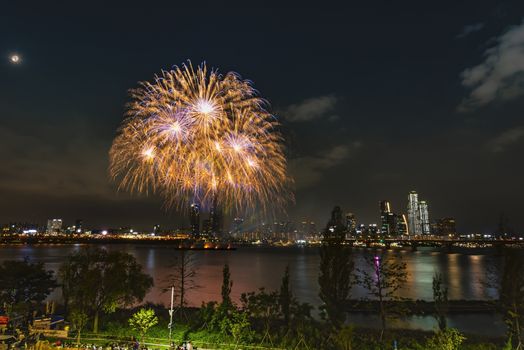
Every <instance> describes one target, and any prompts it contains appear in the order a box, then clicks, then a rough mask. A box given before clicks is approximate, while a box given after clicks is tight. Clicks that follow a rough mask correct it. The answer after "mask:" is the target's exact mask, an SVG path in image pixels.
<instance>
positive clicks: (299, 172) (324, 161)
mask: <svg viewBox="0 0 524 350" xmlns="http://www.w3.org/2000/svg"><path fill="white" fill-rule="evenodd" d="M361 147H362V144H361V143H360V142H358V141H354V142H352V143H351V144H342V145H336V146H333V147H331V148H330V149H327V150H324V151H323V152H322V153H320V152H319V153H317V154H315V155H313V156H306V157H299V158H295V159H292V160H291V161H290V164H289V166H290V173H291V174H292V176H293V177H294V179H295V185H296V187H297V189H303V188H307V187H310V186H312V185H314V184H315V183H318V181H320V180H321V179H322V178H323V177H324V176H325V175H326V172H328V171H333V170H334V169H333V168H335V167H337V166H338V165H340V164H343V163H344V162H345V161H347V160H348V159H349V158H351V157H352V156H353V155H354V154H355V152H357V151H358V150H359V149H360V148H361Z"/></svg>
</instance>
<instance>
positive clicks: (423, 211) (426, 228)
mask: <svg viewBox="0 0 524 350" xmlns="http://www.w3.org/2000/svg"><path fill="white" fill-rule="evenodd" d="M419 210H420V225H421V226H422V234H424V235H429V234H431V228H430V225H429V210H428V203H426V201H420V202H419Z"/></svg>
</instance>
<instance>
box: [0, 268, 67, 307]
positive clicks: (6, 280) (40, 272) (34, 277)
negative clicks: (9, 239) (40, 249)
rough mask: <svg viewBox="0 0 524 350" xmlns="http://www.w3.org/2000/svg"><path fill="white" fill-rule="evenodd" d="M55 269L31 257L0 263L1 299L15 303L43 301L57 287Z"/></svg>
mask: <svg viewBox="0 0 524 350" xmlns="http://www.w3.org/2000/svg"><path fill="white" fill-rule="evenodd" d="M57 286H58V285H57V283H56V280H55V278H54V277H53V271H48V270H46V269H45V267H44V264H43V263H41V262H37V263H32V262H30V261H29V259H27V258H26V259H24V260H21V261H19V260H7V261H4V262H3V263H2V264H1V265H0V301H1V302H3V303H5V304H6V305H8V308H9V309H12V307H13V306H15V305H21V304H24V305H25V306H29V305H30V304H31V303H41V302H42V301H44V300H45V298H47V296H48V295H49V294H50V293H51V292H52V291H53V290H54V289H55V288H56V287H57Z"/></svg>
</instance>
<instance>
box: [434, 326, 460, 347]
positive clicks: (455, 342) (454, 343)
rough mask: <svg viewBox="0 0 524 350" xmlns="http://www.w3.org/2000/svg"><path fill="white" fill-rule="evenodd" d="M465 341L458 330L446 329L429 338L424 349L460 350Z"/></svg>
mask: <svg viewBox="0 0 524 350" xmlns="http://www.w3.org/2000/svg"><path fill="white" fill-rule="evenodd" d="M464 340H466V337H464V335H462V333H460V332H459V331H458V330H456V329H454V328H446V329H445V330H443V331H439V332H437V333H435V335H434V336H433V337H431V338H429V339H428V341H427V342H426V346H425V347H424V348H425V349H427V350H458V349H460V345H461V344H462V343H463V342H464Z"/></svg>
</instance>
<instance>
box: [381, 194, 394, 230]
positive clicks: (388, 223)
mask: <svg viewBox="0 0 524 350" xmlns="http://www.w3.org/2000/svg"><path fill="white" fill-rule="evenodd" d="M396 217H397V215H396V214H395V213H393V211H392V210H391V204H390V203H389V202H388V201H380V232H381V234H382V235H384V236H394V235H396V234H397V225H396Z"/></svg>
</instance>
